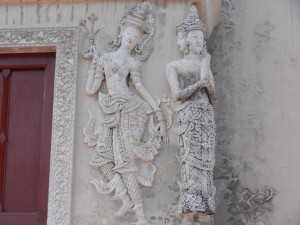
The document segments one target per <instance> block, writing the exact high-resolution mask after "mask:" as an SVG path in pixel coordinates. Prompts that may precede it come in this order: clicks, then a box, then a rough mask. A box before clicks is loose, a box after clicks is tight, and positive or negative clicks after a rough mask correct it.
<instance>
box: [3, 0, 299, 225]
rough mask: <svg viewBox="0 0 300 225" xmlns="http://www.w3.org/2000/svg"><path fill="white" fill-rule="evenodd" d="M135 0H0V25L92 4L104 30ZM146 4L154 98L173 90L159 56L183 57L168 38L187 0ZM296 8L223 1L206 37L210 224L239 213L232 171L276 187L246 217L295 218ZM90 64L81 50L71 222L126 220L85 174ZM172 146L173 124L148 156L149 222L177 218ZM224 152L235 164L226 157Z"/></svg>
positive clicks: (59, 22)
mask: <svg viewBox="0 0 300 225" xmlns="http://www.w3.org/2000/svg"><path fill="white" fill-rule="evenodd" d="M135 2H136V1H129V2H126V1H118V2H114V1H101V2H89V3H87V2H80V3H75V1H74V3H71V4H66V3H61V2H59V3H53V4H49V3H48V4H46V3H41V5H40V8H39V13H37V8H38V6H37V5H36V4H21V5H10V4H4V5H1V6H0V26H1V28H2V29H3V28H30V27H64V26H78V24H79V21H80V20H81V19H82V18H86V17H87V16H89V15H91V14H92V13H95V14H97V15H98V17H99V20H98V21H97V22H96V25H97V26H100V22H101V23H105V24H106V27H105V28H104V29H105V31H106V32H107V33H109V34H111V35H114V33H115V24H116V23H117V20H118V19H119V18H120V17H121V15H122V13H123V12H124V9H125V7H126V6H127V5H129V4H134V3H135ZM152 4H153V8H154V17H155V18H156V34H155V36H154V43H155V48H154V49H153V52H152V53H151V56H150V57H149V59H148V60H147V63H145V65H144V66H143V69H142V70H143V81H144V84H145V86H146V88H147V89H148V90H149V92H150V93H151V94H152V96H154V98H156V99H158V98H159V97H162V96H164V95H165V94H169V93H170V90H169V87H168V84H167V80H166V76H165V75H166V74H165V65H166V64H167V63H168V62H170V61H172V60H176V59H179V58H180V53H179V51H178V50H177V49H176V48H175V46H176V38H175V30H174V28H175V26H176V25H177V24H179V23H180V21H182V19H184V17H185V15H186V12H187V11H188V9H189V7H190V3H189V2H185V1H170V2H167V3H163V2H161V1H155V2H154V1H153V2H152ZM299 8H300V3H299V1H298V0H286V1H282V0H264V1H263V3H262V1H261V0H251V1H250V0H249V1H248V0H223V1H222V10H223V23H222V24H221V25H220V26H219V27H218V28H217V29H216V30H215V31H214V32H213V34H212V36H211V37H210V38H209V40H208V51H209V52H210V53H211V55H212V61H211V69H212V72H213V74H214V78H215V84H216V93H217V99H218V105H217V107H216V108H215V110H216V111H215V112H216V124H217V146H216V154H217V163H216V167H217V170H216V172H215V174H216V187H217V199H216V204H217V206H218V207H217V214H216V215H215V217H214V219H215V223H216V224H223V225H231V224H233V223H232V222H230V221H228V220H229V219H230V218H233V219H236V220H238V219H239V218H238V217H237V216H234V215H232V214H231V212H230V210H229V208H230V207H229V206H228V203H230V201H229V200H228V199H225V198H224V197H225V194H226V193H229V194H230V195H231V194H232V192H231V190H230V182H231V180H233V179H235V180H240V181H241V183H242V186H243V187H249V188H250V190H253V189H258V190H264V188H265V187H267V186H269V187H272V188H273V189H274V190H275V191H276V194H275V195H273V197H272V199H271V201H269V202H267V204H266V206H267V207H268V210H266V211H265V212H264V213H263V214H262V215H260V216H259V217H257V218H256V219H255V222H252V221H250V222H249V223H250V224H251V225H253V224H254V225H282V224H287V223H288V224H289V225H299V221H300V214H299V211H300V197H299V193H300V181H299V170H300V166H299V165H300V157H299V137H298V136H299V135H298V134H299V133H300V101H299V100H298V89H299V88H298V86H299V85H298V84H299V83H300V66H299V65H300V63H299V60H300V43H299V40H300V31H299V29H298V27H300V12H299ZM38 18H40V19H38ZM38 21H39V22H40V23H38ZM96 41H97V45H98V46H97V49H98V50H99V51H100V52H103V48H102V47H103V46H102V45H103V42H102V41H101V39H100V37H98V38H97V40H96ZM79 46H80V51H81V50H83V49H86V47H87V41H86V40H84V39H83V36H82V35H79ZM88 65H89V62H88V61H85V60H84V59H82V58H79V60H78V73H77V86H76V88H77V89H76V107H75V111H76V117H75V133H74V135H75V136H74V137H75V138H74V149H73V152H74V160H73V165H74V166H73V169H74V171H73V184H72V208H71V218H72V223H71V224H72V225H82V224H83V225H86V224H91V225H94V224H99V225H101V224H108V225H111V224H122V222H123V223H126V222H127V221H129V220H130V218H125V220H124V221H120V220H115V219H114V218H111V214H112V212H114V211H115V209H116V208H117V204H114V203H112V202H111V200H110V196H99V195H98V194H97V193H96V191H94V189H93V187H92V186H90V184H89V183H88V175H89V168H88V167H87V166H86V165H88V162H89V160H90V158H91V157H92V154H93V152H92V151H90V150H89V149H88V148H87V147H86V146H84V144H83V141H82V140H83V134H82V129H83V127H84V125H85V122H86V121H87V120H88V113H87V112H86V109H87V108H91V109H92V110H93V111H94V112H96V113H97V115H96V116H97V117H98V120H99V121H101V119H102V116H103V114H102V112H101V111H100V110H99V108H98V106H97V104H96V101H97V100H96V99H93V98H87V97H86V94H85V83H86V71H87V70H88ZM74 90H75V89H74ZM66 121H69V118H68V119H66ZM62 133H64V132H62ZM176 149H177V145H176V137H175V136H174V135H172V134H170V145H169V146H164V147H163V148H162V150H161V151H160V152H159V155H158V157H157V158H156V159H155V164H156V165H157V173H156V177H155V179H154V185H153V189H143V195H144V196H145V197H144V198H145V208H146V216H147V218H149V220H150V221H152V223H153V225H161V224H172V225H175V224H176V225H177V224H179V223H180V219H179V216H178V214H177V204H178V196H179V190H178V186H177V184H176V181H177V180H178V178H179V164H178V162H177V160H176V158H175V152H176ZM228 160H229V161H230V163H231V164H232V166H226V165H227V164H228ZM70 162H72V160H71V161H68V163H70ZM232 167H233V168H232ZM219 170H220V171H219ZM237 203H238V202H237ZM249 223H248V224H247V223H246V222H245V221H242V223H241V224H243V225H245V224H246V225H249ZM60 224H62V225H65V224H64V223H59V222H58V223H57V224H56V225H60Z"/></svg>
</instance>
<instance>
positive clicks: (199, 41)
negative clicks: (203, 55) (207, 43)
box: [186, 30, 204, 54]
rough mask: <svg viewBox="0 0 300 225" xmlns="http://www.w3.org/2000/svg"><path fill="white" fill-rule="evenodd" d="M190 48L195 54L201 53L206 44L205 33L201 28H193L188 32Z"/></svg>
mask: <svg viewBox="0 0 300 225" xmlns="http://www.w3.org/2000/svg"><path fill="white" fill-rule="evenodd" d="M186 39H187V41H188V43H189V50H190V51H191V52H192V53H194V54H200V52H201V51H202V49H203V45H204V34H203V31H201V30H192V31H190V32H189V33H188V34H187V38H186Z"/></svg>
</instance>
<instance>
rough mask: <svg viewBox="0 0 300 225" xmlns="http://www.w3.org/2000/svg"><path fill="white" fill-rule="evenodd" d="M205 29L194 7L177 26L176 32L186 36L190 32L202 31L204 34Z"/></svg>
mask: <svg viewBox="0 0 300 225" xmlns="http://www.w3.org/2000/svg"><path fill="white" fill-rule="evenodd" d="M205 29H206V27H205V25H204V23H202V22H201V20H200V19H199V16H198V10H197V8H196V7H195V6H194V5H193V6H192V7H191V8H190V11H189V13H188V15H187V18H186V19H185V20H184V21H183V22H182V23H181V24H180V25H178V26H177V32H180V31H181V32H182V31H183V32H185V33H186V34H187V33H188V32H190V31H191V30H202V31H203V32H205Z"/></svg>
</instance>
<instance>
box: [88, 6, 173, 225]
mask: <svg viewBox="0 0 300 225" xmlns="http://www.w3.org/2000/svg"><path fill="white" fill-rule="evenodd" d="M154 31H155V28H154V18H153V16H152V9H151V5H150V4H149V3H148V2H142V3H140V4H138V5H136V6H135V7H133V8H132V9H131V10H130V11H128V12H127V13H126V14H125V15H124V16H123V17H122V19H121V21H120V26H119V27H118V37H117V40H116V41H113V40H112V39H110V38H109V36H107V35H104V38H105V39H104V40H105V48H106V50H107V53H106V54H104V55H103V56H100V57H99V56H98V54H97V53H95V48H94V46H93V41H91V47H90V50H89V51H87V52H85V53H84V55H85V56H86V58H89V57H90V56H92V58H93V61H92V63H91V66H90V68H89V71H88V77H87V83H86V92H87V94H88V95H91V96H92V95H95V94H96V93H98V98H99V99H98V103H99V105H100V106H101V108H102V110H103V111H104V113H105V114H106V116H105V119H104V121H103V122H102V126H101V128H100V129H99V130H98V131H97V132H95V131H94V130H93V125H94V120H95V117H94V115H93V114H92V113H90V120H89V122H88V123H87V125H86V127H85V130H84V134H85V142H86V143H87V144H88V145H89V146H91V147H94V148H95V154H94V157H93V159H92V161H91V162H90V165H91V166H92V167H93V168H94V169H95V170H96V171H97V172H98V175H99V176H95V177H91V181H90V182H91V183H92V184H94V186H95V187H96V189H97V190H98V192H100V193H111V192H113V191H115V196H114V199H119V200H120V201H121V202H122V206H121V208H120V209H119V210H118V211H117V212H116V214H115V216H117V217H122V216H124V215H125V214H126V213H128V212H130V211H133V212H134V213H135V215H136V218H137V222H135V223H133V224H134V225H148V224H149V223H148V221H147V220H146V217H145V214H144V207H143V198H142V195H141V189H140V185H143V186H147V187H150V186H151V185H152V181H153V175H154V173H155V170H156V169H155V166H154V165H152V164H151V161H152V160H153V158H154V156H155V155H156V154H157V153H158V149H159V148H160V146H161V143H162V142H164V141H166V138H167V136H166V124H165V119H164V117H163V114H162V110H160V108H159V107H158V105H157V103H156V102H155V101H154V99H153V98H152V97H151V95H150V94H149V92H148V91H147V90H146V88H145V87H144V85H143V83H142V78H141V72H142V64H141V62H140V61H141V60H144V59H146V58H147V56H148V55H149V53H150V50H151V47H149V46H148V45H146V44H147V42H148V41H149V40H150V38H151V37H152V36H153V34H154ZM104 81H105V84H106V86H107V90H108V93H101V92H100V91H99V89H100V86H101V84H102V83H103V82H104ZM131 86H132V87H133V88H135V90H136V92H138V94H136V93H135V92H133V91H132V89H131V88H130V87H131ZM152 113H154V114H155V115H156V119H157V121H158V122H159V123H158V125H157V126H155V125H154V122H153V117H152V116H150V114H152ZM148 120H149V136H150V137H149V140H148V141H147V142H144V141H143V135H144V131H145V129H146V127H147V126H146V125H147V121H148ZM143 165H144V167H143V168H144V169H143V172H144V173H143V174H141V173H140V172H141V171H140V168H141V167H142V166H143ZM145 168H146V169H148V173H145V171H147V170H146V169H145Z"/></svg>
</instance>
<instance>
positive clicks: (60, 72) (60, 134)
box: [0, 27, 78, 225]
mask: <svg viewBox="0 0 300 225" xmlns="http://www.w3.org/2000/svg"><path fill="white" fill-rule="evenodd" d="M47 46H52V47H55V48H56V69H55V83H54V98H53V101H54V102H53V119H52V142H51V159H50V160H51V161H50V178H49V179H50V181H49V200H48V222H47V224H48V225H69V224H70V213H71V212H70V210H71V185H72V159H73V141H74V114H75V90H76V75H77V46H78V29H77V27H61V28H32V29H1V30H0V49H1V48H5V49H10V48H11V49H15V48H32V49H33V51H34V49H35V48H41V47H47Z"/></svg>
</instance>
